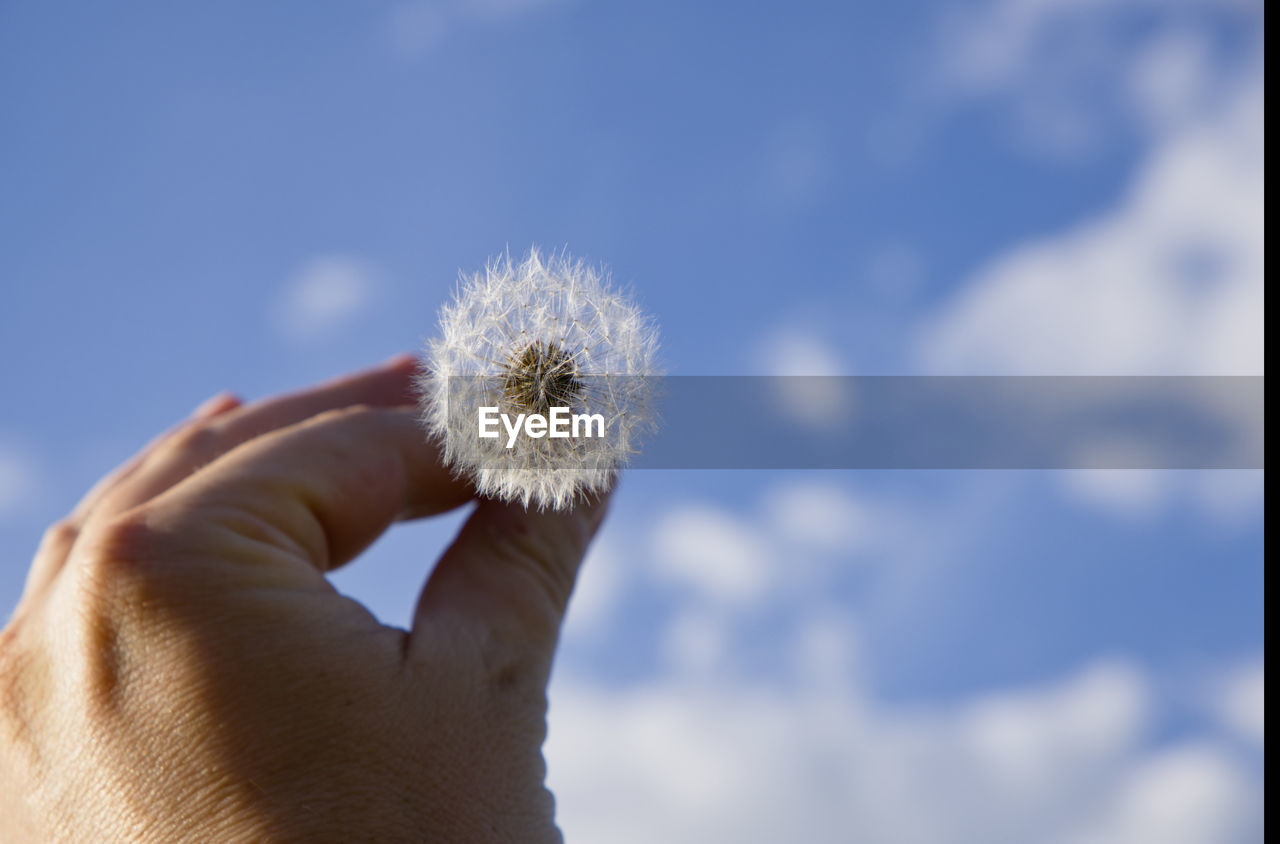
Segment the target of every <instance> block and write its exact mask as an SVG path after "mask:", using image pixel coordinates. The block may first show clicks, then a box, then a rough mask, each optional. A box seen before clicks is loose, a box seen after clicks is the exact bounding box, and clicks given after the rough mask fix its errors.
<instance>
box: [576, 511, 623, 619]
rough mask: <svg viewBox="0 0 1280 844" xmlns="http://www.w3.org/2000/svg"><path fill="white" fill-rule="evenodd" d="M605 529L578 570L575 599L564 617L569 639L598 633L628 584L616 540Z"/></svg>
mask: <svg viewBox="0 0 1280 844" xmlns="http://www.w3.org/2000/svg"><path fill="white" fill-rule="evenodd" d="M607 525H608V523H606V527H605V529H604V530H603V531H602V532H601V534H600V535H599V536H597V537H596V538H595V539H594V540H593V541H592V543H591V548H590V549H589V550H588V551H587V557H586V559H585V560H584V561H583V563H582V567H581V568H580V569H579V571H578V579H577V582H576V583H575V584H574V587H573V598H572V599H571V600H570V602H569V611H568V613H567V614H566V616H565V628H564V633H565V636H566V637H576V636H585V635H588V634H591V633H593V632H595V631H596V630H599V629H600V628H601V627H603V626H604V625H605V624H606V622H607V621H608V617H609V614H610V612H611V611H612V610H613V609H614V607H616V606H617V603H618V598H619V597H620V593H621V591H622V587H623V585H624V583H625V580H624V576H623V575H624V572H623V568H622V566H623V562H624V561H623V559H622V558H621V556H620V554H619V549H618V546H617V541H616V540H615V539H614V538H613V536H614V534H613V533H612V532H611V531H610V530H609V528H608V526H607Z"/></svg>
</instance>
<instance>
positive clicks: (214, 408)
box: [68, 392, 242, 525]
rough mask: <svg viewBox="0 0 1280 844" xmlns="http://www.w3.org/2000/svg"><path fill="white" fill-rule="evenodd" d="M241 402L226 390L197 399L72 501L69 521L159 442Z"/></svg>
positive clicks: (80, 517)
mask: <svg viewBox="0 0 1280 844" xmlns="http://www.w3.org/2000/svg"><path fill="white" fill-rule="evenodd" d="M241 404H242V402H241V401H240V399H239V398H238V397H237V396H235V395H233V394H231V393H226V392H223V393H218V394H217V395H215V396H212V397H210V398H208V399H205V400H204V401H203V402H201V403H200V405H199V407H197V408H196V409H195V410H193V411H192V412H191V415H190V416H188V417H187V418H186V419H184V420H182V421H181V422H179V423H178V424H177V425H174V426H173V427H172V428H170V429H169V430H167V431H165V432H164V433H162V434H160V435H159V436H158V437H156V438H155V439H153V440H152V441H151V442H149V443H147V444H146V445H145V446H143V447H142V450H141V451H139V452H138V453H137V454H135V455H134V456H133V457H131V458H129V460H128V461H126V462H125V463H123V464H121V465H120V466H118V467H116V468H115V469H114V470H112V471H111V472H110V473H109V474H107V475H106V476H104V477H103V478H102V479H101V480H99V481H98V482H97V483H96V484H94V485H93V487H92V488H91V489H90V490H89V491H88V492H87V493H85V496H84V498H82V499H80V502H79V503H78V504H76V506H75V509H73V510H72V511H71V515H70V516H69V517H68V518H69V521H70V522H71V523H72V524H73V525H79V524H82V523H83V522H84V520H85V518H86V517H87V516H88V514H89V513H90V512H91V511H92V510H93V508H94V507H95V506H97V503H98V502H99V501H100V500H102V497H103V496H104V495H105V494H106V493H108V492H109V491H111V490H113V489H115V488H116V487H118V486H120V484H121V483H122V482H124V480H125V479H126V478H129V477H130V476H132V475H133V474H134V473H135V472H137V470H138V468H139V467H140V466H142V464H143V463H144V462H146V460H147V458H148V457H150V456H151V455H152V454H154V453H155V452H156V451H157V450H159V448H160V446H161V445H162V444H164V443H165V442H168V441H169V440H171V439H173V438H174V437H175V436H178V435H179V434H181V433H182V432H183V431H185V430H187V429H189V428H192V427H194V426H197V425H199V424H201V423H203V422H206V421H208V420H210V419H213V418H216V417H218V416H222V415H223V414H226V413H229V412H230V411H232V410H235V409H236V408H238V407H240V406H241Z"/></svg>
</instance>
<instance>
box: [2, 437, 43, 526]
mask: <svg viewBox="0 0 1280 844" xmlns="http://www.w3.org/2000/svg"><path fill="white" fill-rule="evenodd" d="M35 488H36V472H35V468H34V466H33V465H32V462H31V460H30V459H29V458H28V457H27V456H26V455H25V454H24V453H23V452H21V451H20V450H19V449H18V448H17V447H14V446H10V445H6V444H5V443H3V442H0V517H3V516H6V515H10V514H12V513H16V512H17V511H18V510H19V509H20V508H21V507H22V505H23V504H24V503H25V502H28V501H29V500H30V499H31V496H32V494H33V493H34V492H35Z"/></svg>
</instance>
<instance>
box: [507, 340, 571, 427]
mask: <svg viewBox="0 0 1280 844" xmlns="http://www.w3.org/2000/svg"><path fill="white" fill-rule="evenodd" d="M577 375H578V368H577V367H576V366H574V363H573V358H572V357H570V356H569V353H568V352H566V351H565V350H564V349H563V348H561V347H560V346H559V345H557V344H553V343H545V342H543V341H541V340H536V341H534V342H533V343H531V344H529V345H528V346H527V347H525V349H524V350H523V351H521V352H519V353H518V354H515V355H513V356H512V357H511V358H509V359H508V361H507V366H506V373H505V374H504V376H503V380H502V393H503V396H504V398H506V400H507V401H508V402H510V403H511V404H513V405H515V407H516V408H517V409H518V410H519V411H520V412H521V413H540V414H542V415H544V416H546V415H547V414H549V413H550V412H551V408H553V407H572V406H573V401H574V400H575V399H577V398H579V397H580V396H581V395H582V382H581V381H579V380H578V378H577Z"/></svg>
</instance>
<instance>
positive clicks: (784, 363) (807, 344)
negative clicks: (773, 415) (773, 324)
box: [758, 326, 855, 430]
mask: <svg viewBox="0 0 1280 844" xmlns="http://www.w3.org/2000/svg"><path fill="white" fill-rule="evenodd" d="M758 363H759V365H760V366H761V368H762V369H763V372H764V374H765V375H771V376H778V378H777V381H776V382H775V384H776V387H777V390H778V395H777V401H778V407H780V408H781V409H782V410H784V411H785V412H786V413H787V414H788V415H789V416H790V417H791V418H792V420H793V421H795V422H797V423H798V424H800V425H803V426H806V427H809V428H813V429H817V430H826V429H828V428H830V427H831V426H833V425H843V424H844V420H846V419H847V418H848V417H849V414H850V413H852V412H853V408H854V398H855V397H854V395H853V390H852V389H851V387H850V382H849V381H848V379H842V378H840V377H839V376H843V375H849V374H851V373H850V371H849V366H848V364H847V363H845V361H844V360H843V359H842V358H841V356H840V354H839V352H837V351H836V350H835V348H834V347H832V346H831V344H829V343H827V342H826V341H824V340H822V339H821V338H820V335H819V334H818V333H817V332H816V331H814V330H812V329H809V328H803V327H799V326H788V327H785V328H781V329H779V330H778V331H776V332H774V334H773V335H772V336H771V337H769V338H768V339H767V340H766V341H765V342H764V344H763V345H762V346H761V347H760V351H759V352H758Z"/></svg>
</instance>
